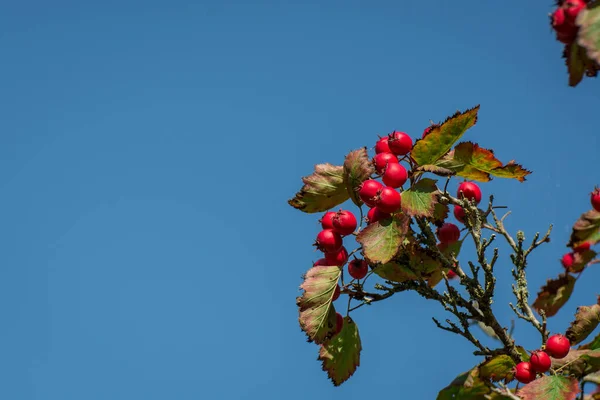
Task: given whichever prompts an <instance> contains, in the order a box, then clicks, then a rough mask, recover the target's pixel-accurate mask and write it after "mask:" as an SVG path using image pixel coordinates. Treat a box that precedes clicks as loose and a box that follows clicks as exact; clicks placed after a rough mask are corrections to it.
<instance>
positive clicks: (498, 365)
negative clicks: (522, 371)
mask: <svg viewBox="0 0 600 400" xmlns="http://www.w3.org/2000/svg"><path fill="white" fill-rule="evenodd" d="M514 367H515V362H514V361H513V359H512V358H510V356H507V355H505V354H502V355H499V356H495V357H492V358H490V359H489V360H487V361H486V362H484V363H483V364H482V365H481V366H480V367H479V376H481V378H482V379H490V380H492V381H494V382H498V381H502V380H503V381H505V382H507V383H508V382H510V381H512V380H513V377H514V373H513V368H514Z"/></svg>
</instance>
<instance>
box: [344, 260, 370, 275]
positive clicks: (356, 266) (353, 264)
mask: <svg viewBox="0 0 600 400" xmlns="http://www.w3.org/2000/svg"><path fill="white" fill-rule="evenodd" d="M367 272H369V264H367V262H366V261H365V260H361V259H359V258H355V259H354V260H352V261H350V262H349V263H348V273H349V274H350V276H351V277H353V278H354V279H362V278H364V277H365V276H367Z"/></svg>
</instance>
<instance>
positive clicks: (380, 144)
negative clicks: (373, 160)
mask: <svg viewBox="0 0 600 400" xmlns="http://www.w3.org/2000/svg"><path fill="white" fill-rule="evenodd" d="M391 152H392V151H391V150H390V146H388V138H387V136H385V137H382V138H381V139H379V140H378V141H377V143H375V154H379V153H391Z"/></svg>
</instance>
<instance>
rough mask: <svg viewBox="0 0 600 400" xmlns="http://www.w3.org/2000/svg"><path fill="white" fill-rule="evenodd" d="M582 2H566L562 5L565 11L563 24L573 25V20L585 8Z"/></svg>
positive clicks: (568, 0)
mask: <svg viewBox="0 0 600 400" xmlns="http://www.w3.org/2000/svg"><path fill="white" fill-rule="evenodd" d="M585 5H586V4H585V1H584V0H567V1H566V2H564V4H563V6H562V7H563V8H564V9H565V22H567V23H568V24H569V25H575V19H576V18H577V16H578V15H579V13H580V12H581V11H583V9H584V8H585Z"/></svg>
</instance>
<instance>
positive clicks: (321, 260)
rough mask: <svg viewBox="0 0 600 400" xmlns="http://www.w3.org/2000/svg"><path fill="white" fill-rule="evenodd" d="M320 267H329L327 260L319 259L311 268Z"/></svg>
mask: <svg viewBox="0 0 600 400" xmlns="http://www.w3.org/2000/svg"><path fill="white" fill-rule="evenodd" d="M320 265H325V266H329V264H327V260H326V259H325V258H319V259H318V260H317V261H315V262H314V264H313V267H318V266H320Z"/></svg>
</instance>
